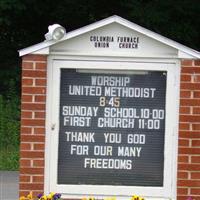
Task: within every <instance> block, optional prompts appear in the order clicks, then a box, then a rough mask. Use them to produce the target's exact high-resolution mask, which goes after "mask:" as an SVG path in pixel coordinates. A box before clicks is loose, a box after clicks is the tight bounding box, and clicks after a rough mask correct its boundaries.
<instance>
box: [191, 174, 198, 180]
mask: <svg viewBox="0 0 200 200" xmlns="http://www.w3.org/2000/svg"><path fill="white" fill-rule="evenodd" d="M191 179H200V172H191Z"/></svg>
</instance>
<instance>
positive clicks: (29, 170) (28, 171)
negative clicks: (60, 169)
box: [20, 167, 44, 175]
mask: <svg viewBox="0 0 200 200" xmlns="http://www.w3.org/2000/svg"><path fill="white" fill-rule="evenodd" d="M20 174H30V175H31V174H33V175H36V174H41V175H44V168H32V167H23V168H20Z"/></svg>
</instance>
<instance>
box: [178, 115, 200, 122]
mask: <svg viewBox="0 0 200 200" xmlns="http://www.w3.org/2000/svg"><path fill="white" fill-rule="evenodd" d="M179 119H180V121H181V122H200V116H192V115H180V118H179Z"/></svg>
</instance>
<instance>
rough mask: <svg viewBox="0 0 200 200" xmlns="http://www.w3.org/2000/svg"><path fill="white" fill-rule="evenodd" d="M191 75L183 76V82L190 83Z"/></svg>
mask: <svg viewBox="0 0 200 200" xmlns="http://www.w3.org/2000/svg"><path fill="white" fill-rule="evenodd" d="M190 81H191V75H181V82H190Z"/></svg>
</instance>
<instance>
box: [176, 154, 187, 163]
mask: <svg viewBox="0 0 200 200" xmlns="http://www.w3.org/2000/svg"><path fill="white" fill-rule="evenodd" d="M178 162H179V163H188V162H189V156H182V155H179V156H178Z"/></svg>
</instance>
